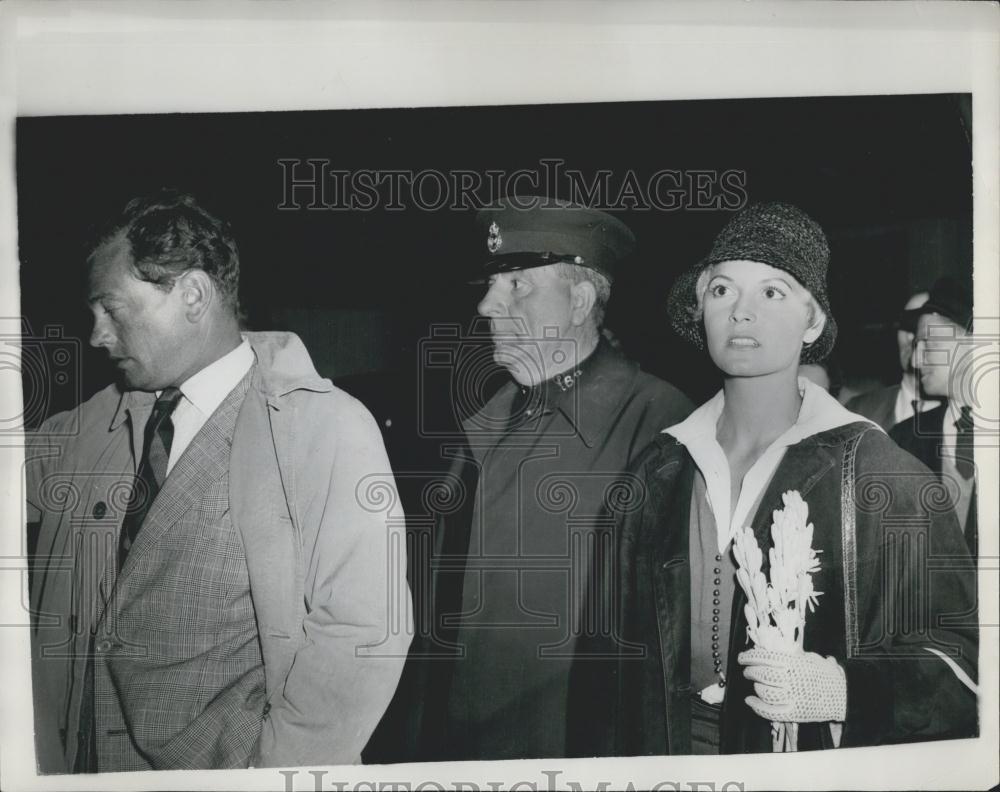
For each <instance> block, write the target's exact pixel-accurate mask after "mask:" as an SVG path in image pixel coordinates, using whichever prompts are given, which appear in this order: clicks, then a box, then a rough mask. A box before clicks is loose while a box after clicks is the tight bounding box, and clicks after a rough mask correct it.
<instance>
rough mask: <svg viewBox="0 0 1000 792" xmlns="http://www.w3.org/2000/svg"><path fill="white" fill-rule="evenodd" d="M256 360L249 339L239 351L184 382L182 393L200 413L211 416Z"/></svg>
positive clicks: (229, 354) (208, 366)
mask: <svg viewBox="0 0 1000 792" xmlns="http://www.w3.org/2000/svg"><path fill="white" fill-rule="evenodd" d="M253 361H254V355H253V350H252V349H251V348H250V344H249V343H248V342H247V340H246V339H243V341H242V342H241V343H240V345H239V346H238V347H236V349H234V350H232V351H231V352H229V353H227V354H225V355H223V356H222V357H220V358H219V359H218V360H216V361H215V362H213V363H210V364H209V365H207V366H205V368H203V369H202V370H201V371H199V372H197V373H196V374H193V375H192V376H191V377H189V378H188V379H187V380H185V381H184V382H183V383H181V386H180V388H181V393H183V394H184V398H186V399H187V400H188V401H189V402H191V404H193V405H194V406H195V407H197V408H198V412H200V413H201V414H202V415H205V416H209V415H211V414H212V413H214V412H215V410H216V408H218V406H219V405H220V404H222V400H223V399H225V398H226V396H227V395H229V392H230V391H231V390H232V389H233V388H235V387H236V385H237V384H238V383H239V381H240V380H241V379H243V377H244V375H245V374H246V373H247V372H248V371H249V370H250V367H251V366H252V365H253Z"/></svg>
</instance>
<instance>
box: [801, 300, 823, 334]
mask: <svg viewBox="0 0 1000 792" xmlns="http://www.w3.org/2000/svg"><path fill="white" fill-rule="evenodd" d="M812 315H813V320H812V323H811V324H810V325H809V327H807V328H806V332H805V334H804V335H803V336H802V343H803V345H805V344H811V343H813V342H814V341H815V340H816V339H817V338H819V337H820V335H821V334H822V333H823V328H824V327H826V313H824V311H823V309H822V308H820V307H819V305H818V304H816V303H815V302H814V303H813V304H812Z"/></svg>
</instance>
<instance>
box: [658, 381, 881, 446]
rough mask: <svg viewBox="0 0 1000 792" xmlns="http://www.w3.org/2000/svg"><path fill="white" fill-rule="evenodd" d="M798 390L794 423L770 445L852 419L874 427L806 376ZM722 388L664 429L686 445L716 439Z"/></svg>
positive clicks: (791, 441) (792, 441) (792, 442)
mask: <svg viewBox="0 0 1000 792" xmlns="http://www.w3.org/2000/svg"><path fill="white" fill-rule="evenodd" d="M798 380H799V393H800V394H801V395H802V406H801V407H800V408H799V414H798V417H797V418H796V419H795V423H794V424H792V425H791V426H790V427H788V429H786V430H785V431H784V432H783V433H782V434H781V435H780V436H779V437H778V438H777V439H776V440H775V441H774V443H773V445H783V446H791V445H795V444H796V443H798V442H799V441H801V440H804V439H805V438H807V437H810V436H812V435H814V434H819V433H820V432H825V431H828V430H830V429H836V428H837V427H838V426H845V425H846V424H849V423H854V422H855V421H864V422H866V423H870V424H872V425H873V426H877V425H878V424H876V423H875V422H874V421H871V420H869V419H868V418H865V417H864V416H862V415H858V414H857V413H853V412H851V411H850V410H848V409H847V408H846V407H844V406H843V405H841V404H840V402H838V401H837V400H836V399H835V398H833V396H831V395H830V394H829V393H827V392H826V391H825V390H824V389H823V388H821V387H819V385H817V384H816V383H814V382H812V381H811V380H808V379H806V378H805V377H799V378H798ZM725 404H726V397H725V391H721V390H720V391H719V392H718V393H717V394H715V396H713V397H712V398H711V399H709V400H708V401H707V402H705V403H704V404H703V405H701V407H699V408H698V409H697V410H695V411H694V412H693V413H691V415H689V416H688V417H687V418H685V419H684V420H683V421H681V422H680V423H678V424H674V425H673V426H668V427H667V428H666V429H664V430H663V431H664V432H666V433H667V434H670V435H673V436H674V437H675V438H677V440H678V441H680V442H681V443H683V444H684V445H685V446H689V447H690V446H692V445H695V444H699V443H704V442H707V441H709V440H710V441H711V442H713V443H714V442H716V440H715V433H716V429H717V427H718V423H719V416H720V415H722V409H723V407H725Z"/></svg>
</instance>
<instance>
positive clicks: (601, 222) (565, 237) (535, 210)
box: [476, 195, 635, 281]
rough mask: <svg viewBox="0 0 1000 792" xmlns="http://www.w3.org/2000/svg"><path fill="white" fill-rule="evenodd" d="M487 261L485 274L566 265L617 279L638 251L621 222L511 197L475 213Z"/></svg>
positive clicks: (557, 204) (562, 203) (552, 202)
mask: <svg viewBox="0 0 1000 792" xmlns="http://www.w3.org/2000/svg"><path fill="white" fill-rule="evenodd" d="M476 224H477V231H478V238H479V239H481V240H482V245H483V252H484V253H485V254H486V256H487V258H486V261H485V264H484V271H483V273H482V274H483V276H484V277H488V276H490V275H494V274H496V273H498V272H512V271H515V270H524V269H531V268H532V267H544V266H545V265H547V264H556V263H559V262H565V263H567V264H576V265H577V266H580V267H589V268H590V269H593V270H596V271H597V272H600V273H601V274H602V275H604V276H605V277H606V278H607V279H608V280H609V281H613V280H614V277H615V273H616V271H617V266H618V264H619V263H620V262H621V261H622V260H623V259H624V258H626V257H627V256H628V255H629V254H630V253H631V252H632V251H633V250H634V249H635V236H634V235H633V234H632V232H631V231H629V229H628V226H626V225H625V224H624V223H623V222H622V221H621V220H619V219H618V218H616V217H612V216H611V215H609V214H606V213H605V212H599V211H597V210H596V209H588V208H587V207H585V206H579V205H578V204H573V203H569V202H567V201H559V200H556V199H554V198H545V197H538V196H516V195H515V196H510V197H507V198H503V199H501V200H500V201H498V202H497V203H496V204H495V205H493V206H492V207H490V208H487V209H483V210H482V211H480V212H479V214H477V215H476Z"/></svg>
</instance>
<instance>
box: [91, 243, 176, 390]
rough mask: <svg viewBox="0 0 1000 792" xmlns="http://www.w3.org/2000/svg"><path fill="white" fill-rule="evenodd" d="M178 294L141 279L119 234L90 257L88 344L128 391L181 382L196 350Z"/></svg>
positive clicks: (151, 388)
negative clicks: (100, 353)
mask: <svg viewBox="0 0 1000 792" xmlns="http://www.w3.org/2000/svg"><path fill="white" fill-rule="evenodd" d="M181 292H182V289H180V288H178V286H177V285H176V284H175V285H174V288H172V289H170V290H169V291H167V290H164V289H163V288H160V287H159V286H156V285H154V284H152V283H147V282H146V281H143V280H139V279H138V278H137V277H136V276H135V275H134V274H133V270H132V267H131V252H130V249H129V244H128V241H127V240H126V239H125V238H124V236H123V235H122V234H119V235H118V236H117V237H114V238H112V239H111V240H109V241H108V242H107V243H105V244H104V245H102V246H101V247H100V248H98V249H97V250H96V251H95V252H94V254H93V256H92V257H91V268H90V276H89V297H88V300H89V303H90V310H91V312H92V313H93V315H94V330H93V333H91V336H90V344H91V346H94V347H99V348H102V349H105V350H107V353H108V355H109V356H110V358H111V360H112V362H113V363H114V364H115V365H116V366H117V368H118V370H119V372H120V373H121V376H122V379H123V382H124V384H125V386H126V387H127V388H130V389H137V390H145V391H155V390H161V389H162V388H165V387H167V386H168V385H179V384H180V382H181V381H182V380H181V379H180V378H181V377H182V376H183V373H184V372H186V371H187V368H188V365H189V362H190V361H189V358H190V357H191V356H192V354H193V348H194V346H195V345H194V344H192V343H191V340H192V339H191V337H190V336H191V323H190V322H189V321H188V319H187V315H186V309H185V306H184V303H183V298H182V295H181Z"/></svg>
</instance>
